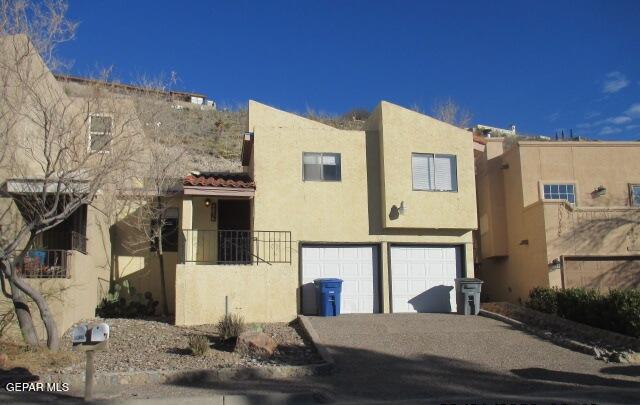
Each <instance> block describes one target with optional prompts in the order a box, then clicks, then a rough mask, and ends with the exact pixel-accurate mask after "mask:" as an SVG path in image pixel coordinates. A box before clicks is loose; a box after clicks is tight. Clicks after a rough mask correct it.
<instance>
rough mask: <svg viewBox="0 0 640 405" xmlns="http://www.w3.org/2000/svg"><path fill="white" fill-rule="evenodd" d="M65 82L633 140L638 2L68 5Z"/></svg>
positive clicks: (638, 118)
mask: <svg viewBox="0 0 640 405" xmlns="http://www.w3.org/2000/svg"><path fill="white" fill-rule="evenodd" d="M69 14H70V18H71V19H73V20H76V21H78V22H80V27H79V29H78V32H77V38H76V39H75V40H74V41H73V42H70V43H66V44H64V45H63V46H62V47H61V48H60V55H61V56H62V57H63V58H66V59H71V60H73V61H74V64H73V66H72V68H71V72H72V73H74V74H79V75H87V74H90V75H94V74H95V73H96V72H97V71H98V70H99V69H101V68H104V67H109V66H112V67H113V76H114V77H115V78H117V79H119V80H121V81H124V82H128V81H136V80H138V79H139V77H141V76H151V77H157V76H160V75H163V76H165V77H168V76H169V75H170V74H171V72H176V73H177V75H178V78H179V82H178V84H177V85H176V86H175V88H176V89H181V90H189V91H194V92H201V93H204V94H207V95H208V96H209V97H210V98H212V99H214V100H216V102H217V103H218V104H219V105H221V104H222V105H228V106H237V105H239V104H244V103H246V101H247V100H248V99H255V100H258V101H261V102H264V103H267V104H271V105H274V106H276V107H279V108H283V109H286V110H289V111H295V112H304V111H306V110H307V109H308V108H312V109H314V110H316V111H321V112H327V113H343V112H345V111H347V110H349V109H350V108H353V107H364V108H368V109H371V108H372V107H374V106H375V105H376V104H377V102H378V101H379V100H381V99H384V100H388V101H391V102H394V103H397V104H400V105H403V106H407V107H411V106H413V105H418V106H420V107H422V108H423V109H424V110H425V111H429V110H431V108H432V107H433V105H434V104H435V103H436V102H437V101H438V100H444V99H447V98H452V99H453V100H455V101H456V102H457V103H458V104H460V105H461V106H463V107H464V108H466V109H468V110H469V111H471V112H472V114H473V122H474V123H482V124H487V125H494V126H507V125H509V124H511V123H515V124H516V125H517V126H518V128H519V131H521V132H526V133H533V134H543V135H553V134H554V133H555V132H556V131H559V130H561V129H564V130H565V132H567V133H568V130H569V128H573V131H574V134H582V135H586V136H589V137H593V138H597V139H625V140H636V139H640V24H639V23H638V17H639V16H640V1H634V0H631V1H622V0H619V1H618V0H616V1H613V0H608V1H586V0H584V1H455V2H454V1H444V0H443V1H438V2H436V1H390V0H389V1H364V0H362V1H355V0H342V1H338V0H335V1H319V0H316V1H311V0H309V1H302V0H298V1H295V0H290V1H280V0H275V1H248V0H235V1H231V0H229V1H175V0H174V1H164V0H155V1H142V0H136V1H125V0H111V1H81V0H71V1H70V10H69Z"/></svg>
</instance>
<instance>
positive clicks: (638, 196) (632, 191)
mask: <svg viewBox="0 0 640 405" xmlns="http://www.w3.org/2000/svg"><path fill="white" fill-rule="evenodd" d="M629 196H630V197H631V205H632V206H634V207H640V184H630V185H629Z"/></svg>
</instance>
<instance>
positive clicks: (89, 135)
mask: <svg viewBox="0 0 640 405" xmlns="http://www.w3.org/2000/svg"><path fill="white" fill-rule="evenodd" d="M93 117H110V118H111V132H110V133H109V134H110V135H111V137H110V138H109V150H93V149H91V119H92V118H93ZM113 122H114V117H113V114H109V113H95V114H89V128H88V129H87V151H88V152H89V153H111V147H112V146H113V145H112V143H113Z"/></svg>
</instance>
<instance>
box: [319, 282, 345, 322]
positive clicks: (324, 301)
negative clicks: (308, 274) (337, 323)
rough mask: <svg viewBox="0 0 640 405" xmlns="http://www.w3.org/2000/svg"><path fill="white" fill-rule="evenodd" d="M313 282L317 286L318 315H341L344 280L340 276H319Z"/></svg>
mask: <svg viewBox="0 0 640 405" xmlns="http://www.w3.org/2000/svg"><path fill="white" fill-rule="evenodd" d="M313 284H314V285H315V286H316V299H317V301H316V302H317V306H318V315H319V316H337V315H340V294H341V293H342V280H340V279H339V278H318V279H315V280H313Z"/></svg>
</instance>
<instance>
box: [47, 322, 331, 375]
mask: <svg viewBox="0 0 640 405" xmlns="http://www.w3.org/2000/svg"><path fill="white" fill-rule="evenodd" d="M90 322H106V323H107V324H109V326H110V338H109V345H110V347H109V349H108V350H107V351H105V352H97V353H96V356H95V364H96V370H97V371H102V372H133V371H147V370H189V369H210V368H229V367H265V366H291V365H304V364H313V363H319V362H321V359H320V357H319V356H318V354H317V353H316V350H315V348H313V345H312V344H311V343H309V342H307V341H306V339H304V338H303V337H301V334H300V333H299V332H298V330H299V329H298V328H299V326H298V325H297V323H296V322H297V321H296V322H293V323H291V324H286V323H270V324H260V325H248V328H247V329H249V330H251V329H255V328H261V329H262V331H263V332H264V333H266V334H268V335H270V336H271V337H272V338H274V339H275V341H276V342H277V343H278V348H277V350H276V352H275V353H274V355H273V357H271V358H270V359H267V360H260V359H255V358H251V357H245V356H241V355H239V354H237V353H234V352H232V351H230V350H231V348H229V347H225V346H224V345H221V344H219V343H220V342H219V339H218V337H217V335H216V332H215V326H214V325H199V326H190V327H178V326H174V325H171V324H169V323H166V322H161V321H157V320H140V319H94V320H91V321H90ZM192 335H205V336H207V337H208V338H209V340H210V342H211V350H209V352H208V353H207V354H206V355H204V356H194V355H193V354H192V353H191V350H190V349H189V344H188V340H189V336H192ZM70 341H71V330H68V331H67V332H66V333H65V335H64V337H63V342H65V349H64V350H71V348H70V345H67V344H66V343H68V342H70ZM83 370H84V362H78V363H75V364H74V365H72V366H69V367H65V368H62V369H57V370H52V371H54V372H56V373H78V372H82V371H83Z"/></svg>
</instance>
